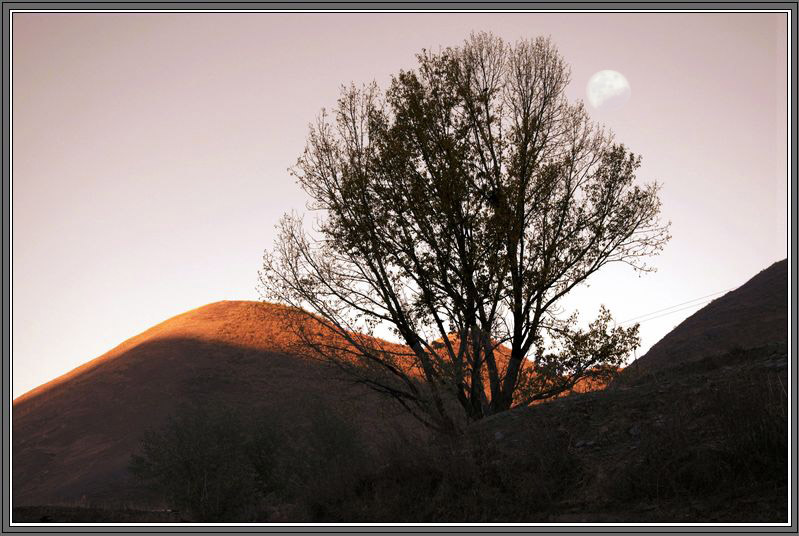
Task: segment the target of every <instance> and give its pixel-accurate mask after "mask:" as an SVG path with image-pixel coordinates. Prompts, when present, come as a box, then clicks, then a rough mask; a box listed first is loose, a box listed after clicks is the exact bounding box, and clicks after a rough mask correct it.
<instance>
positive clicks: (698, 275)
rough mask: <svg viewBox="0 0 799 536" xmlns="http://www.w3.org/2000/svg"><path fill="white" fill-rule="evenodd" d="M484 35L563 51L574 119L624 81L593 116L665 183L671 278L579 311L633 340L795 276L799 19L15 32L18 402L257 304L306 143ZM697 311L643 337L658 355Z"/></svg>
mask: <svg viewBox="0 0 799 536" xmlns="http://www.w3.org/2000/svg"><path fill="white" fill-rule="evenodd" d="M480 30H486V31H491V32H494V33H496V34H498V35H500V36H502V37H504V38H506V39H508V40H511V41H515V40H516V39H518V38H528V37H535V36H537V35H542V34H543V35H551V37H552V39H553V41H554V42H555V43H556V44H557V46H558V47H559V49H560V51H561V53H562V54H563V56H564V57H565V59H566V60H567V61H568V62H569V63H570V64H571V66H572V83H571V85H570V87H569V89H568V91H569V96H570V97H571V98H572V99H583V100H586V96H585V85H586V83H587V81H588V79H589V78H590V77H591V75H592V74H594V73H595V72H597V71H600V70H603V69H613V70H616V71H619V72H621V73H622V74H624V75H625V76H626V78H627V79H628V80H629V82H630V85H631V87H632V97H631V98H630V101H629V102H628V103H627V104H626V106H625V107H624V108H622V109H621V110H619V111H615V112H605V113H600V112H594V117H595V118H596V119H598V120H600V121H601V122H603V123H604V124H605V125H607V126H608V127H610V128H611V129H612V130H613V131H615V133H616V135H617V139H618V140H619V141H622V142H624V143H625V144H626V145H627V146H628V147H629V148H630V149H631V150H633V151H635V152H637V153H640V154H641V155H642V156H643V166H642V168H641V170H640V173H639V177H640V179H641V180H643V181H650V180H653V179H655V180H658V181H660V182H662V183H663V191H662V196H661V199H662V201H663V214H664V217H665V219H670V220H671V221H672V222H673V226H672V235H673V239H672V241H671V242H670V244H669V245H668V246H667V248H666V250H665V251H664V253H663V254H662V255H661V256H660V257H656V258H655V259H654V264H655V265H656V266H657V267H658V269H659V271H658V273H656V274H651V275H647V276H644V277H641V278H638V277H637V276H636V275H635V274H634V273H632V272H631V271H630V270H629V269H626V268H623V267H619V268H610V269H608V270H607V271H606V272H604V273H602V272H600V273H599V274H597V275H596V277H595V278H594V280H593V281H594V282H593V284H592V285H591V286H590V287H588V288H585V289H581V290H580V292H579V293H577V294H575V295H574V296H572V297H571V298H570V300H569V305H570V306H572V307H577V308H579V309H580V310H581V311H583V314H584V315H585V316H591V315H594V314H595V313H596V311H597V308H598V306H599V304H600V303H605V304H606V305H608V306H609V307H610V308H611V310H612V311H613V312H614V314H615V316H616V318H617V319H618V320H620V321H621V320H626V319H628V318H631V317H635V316H638V315H642V314H645V313H648V312H650V311H654V310H657V309H662V308H664V307H668V306H671V305H674V304H677V303H680V302H684V301H687V300H691V299H693V298H697V297H700V296H704V295H706V294H710V293H712V292H716V291H721V290H725V289H728V288H731V287H735V286H738V285H740V284H742V283H743V282H744V281H746V280H747V279H748V278H749V277H751V276H752V275H754V274H755V273H756V272H758V271H759V270H761V269H763V268H765V267H767V266H768V265H770V264H771V263H772V262H774V261H777V260H779V259H782V258H784V257H785V256H786V254H787V253H786V242H787V225H788V220H787V213H786V207H787V180H788V179H787V167H786V159H787V141H786V133H787V108H786V99H787V88H786V84H787V73H786V69H787V67H786V49H787V32H786V15H785V14H768V13H752V14H743V13H730V14H663V13H659V14H655V13H645V14H623V13H607V14H588V13H584V14H575V13H570V14H545V13H524V14H520V13H513V14H495V13H492V14H487V13H462V14H451V13H448V14H418V13H416V14H411V13H401V14H396V13H394V14H376V13H353V14H346V13H332V14H321V13H319V14H308V13H292V14H275V13H257V14H244V13H236V14H232V13H216V14H201V13H197V14H163V13H161V14H159V13H148V14H121V13H116V14H77V13H66V14H44V13H17V14H15V15H14V16H13V50H12V52H13V103H12V104H13V171H12V173H13V175H12V180H13V192H12V196H13V197H12V201H13V257H12V262H13V278H14V279H13V326H12V329H13V367H14V369H13V396H15V397H16V396H18V395H20V394H22V393H24V392H25V391H27V390H29V389H31V388H33V387H35V386H37V385H39V384H41V383H43V382H45V381H47V380H50V379H52V378H53V377H55V376H58V375H59V374H62V373H64V372H67V371H68V370H70V369H72V368H74V367H76V366H78V365H80V364H81V363H83V362H85V361H88V360H89V359H92V358H94V357H96V356H98V355H100V354H101V353H103V352H105V351H107V350H109V349H110V348H112V347H113V346H115V345H116V344H118V343H120V342H122V341H123V340H124V339H126V338H128V337H130V336H133V335H135V334H137V333H139V332H141V331H143V330H144V329H146V328H148V327H150V326H152V325H153V324H156V323H157V322H160V321H162V320H164V319H166V318H168V317H170V316H172V315H175V314H178V313H181V312H183V311H186V310H188V309H191V308H194V307H198V306H200V305H203V304H206V303H209V302H212V301H216V300H223V299H257V298H258V294H257V292H256V290H255V287H256V277H257V276H256V272H257V270H258V269H259V267H260V263H261V256H262V253H263V250H264V249H265V248H270V247H271V246H272V243H273V239H274V231H273V226H274V224H275V223H276V222H277V219H278V218H279V216H280V215H281V214H282V213H284V212H286V211H290V210H292V209H295V210H304V203H305V201H306V197H305V195H304V194H303V193H302V192H301V191H300V190H299V188H298V187H297V186H296V185H295V183H294V181H293V179H292V178H291V177H290V176H289V175H288V173H287V172H286V168H288V167H289V166H290V165H292V164H293V163H294V162H295V160H296V158H297V157H298V156H299V155H300V153H301V152H302V149H303V146H304V140H305V135H306V132H307V124H308V123H309V122H310V121H311V120H312V119H313V118H314V117H315V115H316V114H317V113H318V111H319V110H320V109H321V108H322V107H325V106H327V107H330V106H332V105H333V104H334V103H335V100H336V98H337V96H338V89H339V86H340V85H341V84H345V83H349V82H351V81H354V82H356V83H360V82H368V81H371V80H373V79H374V80H377V82H378V83H381V84H385V83H386V82H387V81H388V80H389V77H390V75H391V74H392V73H395V72H397V71H398V70H399V69H401V68H410V67H413V66H414V54H415V53H416V52H418V51H419V50H421V49H422V48H424V47H426V48H434V49H437V48H438V47H439V46H449V45H457V44H460V43H461V42H462V41H463V39H464V38H465V37H466V36H467V35H468V34H469V32H471V31H480ZM696 308H698V307H696ZM696 308H693V309H688V310H685V311H680V312H678V313H675V314H673V315H669V316H665V317H663V318H659V319H656V320H653V321H650V322H645V323H643V324H642V325H641V332H642V336H643V342H644V346H643V348H642V351H643V350H645V349H646V348H648V347H649V346H651V345H652V344H654V343H655V342H657V340H658V339H660V338H661V337H662V336H663V335H664V334H665V333H667V332H668V331H669V330H670V329H671V328H672V327H673V326H674V325H676V324H677V323H679V322H680V321H681V320H682V319H683V318H685V317H686V316H688V315H689V314H691V313H692V312H693V311H694V310H696ZM640 354H641V351H639V355H640Z"/></svg>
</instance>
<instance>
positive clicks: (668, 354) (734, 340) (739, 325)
mask: <svg viewBox="0 0 799 536" xmlns="http://www.w3.org/2000/svg"><path fill="white" fill-rule="evenodd" d="M787 340H788V260H787V259H784V260H781V261H779V262H776V263H774V264H772V265H771V266H769V267H768V268H766V269H765V270H763V271H762V272H760V273H759V274H757V275H756V276H754V277H753V278H752V279H750V280H749V281H747V282H746V283H745V284H743V285H742V286H740V287H739V288H737V289H735V290H733V291H731V292H728V293H727V294H725V295H724V296H722V297H720V298H717V299H715V300H713V301H712V302H711V303H709V304H708V305H706V306H705V307H703V308H702V309H700V310H699V311H697V312H696V313H694V314H693V315H691V316H689V317H688V318H686V319H685V320H684V321H683V322H682V323H681V324H679V325H678V326H677V327H676V328H674V330H672V331H671V332H670V333H669V334H668V335H666V336H665V337H663V339H661V340H660V341H659V342H658V343H657V344H655V345H654V346H653V347H652V348H651V349H650V350H649V351H648V352H647V353H646V355H644V356H642V357H641V358H640V359H638V361H636V363H635V364H634V366H633V367H631V369H635V368H638V367H640V368H641V369H644V370H653V369H659V368H663V367H668V366H671V365H674V364H676V363H681V362H685V361H694V360H696V359H701V358H703V357H707V356H709V355H712V354H723V353H726V352H729V351H730V350H733V349H735V348H743V349H745V348H754V347H758V346H762V345H765V344H770V343H774V342H782V341H787Z"/></svg>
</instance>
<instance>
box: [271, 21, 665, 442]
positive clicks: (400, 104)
mask: <svg viewBox="0 0 799 536" xmlns="http://www.w3.org/2000/svg"><path fill="white" fill-rule="evenodd" d="M417 60H418V65H417V66H416V68H415V69H412V70H408V71H400V72H399V73H398V74H397V75H395V76H394V77H393V78H392V81H391V83H390V85H389V87H388V88H387V89H386V90H385V91H381V90H380V88H378V86H377V85H376V84H374V83H373V84H370V85H366V86H363V87H356V86H354V85H351V86H349V87H344V88H343V89H342V93H341V97H340V99H339V100H338V103H337V105H336V106H335V108H334V109H333V110H331V111H325V110H323V111H322V113H321V114H320V115H319V117H318V119H317V121H316V122H315V123H314V124H312V125H311V126H310V132H309V134H308V138H307V146H306V149H305V151H304V153H303V154H302V156H300V158H299V159H298V161H297V164H296V166H295V167H294V168H292V173H293V174H294V176H295V177H296V178H297V180H298V182H299V184H300V185H301V186H302V188H303V189H304V190H305V192H307V194H308V195H309V197H310V204H309V209H310V210H312V211H314V212H315V213H316V215H317V218H316V219H315V222H314V223H315V225H314V227H313V228H312V229H310V230H308V229H306V228H305V226H304V224H303V218H302V217H301V216H298V215H296V214H290V215H286V216H284V217H283V219H282V220H281V222H280V224H279V226H278V230H279V235H278V238H277V240H276V243H275V247H274V249H273V250H272V251H269V252H267V253H266V254H265V256H264V267H263V270H262V271H261V272H260V279H261V283H262V287H263V289H264V291H265V293H264V294H265V297H266V298H267V299H271V300H276V301H280V302H284V303H287V304H289V305H293V306H296V307H297V308H302V309H303V310H305V311H307V313H308V317H309V318H310V319H313V320H314V322H315V323H316V324H317V328H318V329H315V330H314V333H315V335H314V336H311V335H310V334H309V332H306V334H305V336H306V339H307V342H308V343H309V344H310V345H311V346H312V347H313V348H314V349H315V350H316V352H318V355H320V356H323V357H324V358H325V359H327V360H328V361H330V362H332V363H335V364H337V365H339V366H341V367H343V368H345V369H346V370H347V371H348V372H349V373H351V374H352V375H353V377H354V378H355V379H356V380H357V381H360V382H362V383H364V384H366V385H369V386H370V387H372V388H374V389H376V390H378V391H381V392H383V393H386V394H387V395H389V396H392V397H394V398H395V399H396V400H397V401H398V402H400V403H401V404H403V406H405V407H406V409H408V410H409V411H411V412H412V413H413V414H414V415H415V416H416V417H417V418H419V419H420V420H422V421H423V422H425V423H426V424H428V425H430V426H432V427H434V428H437V429H442V430H451V429H453V428H455V427H457V426H458V424H457V423H458V422H460V421H459V419H458V416H457V414H458V413H460V414H462V415H465V416H466V417H467V418H468V419H471V420H475V419H479V418H482V417H484V416H487V415H491V414H494V413H497V412H500V411H504V410H507V409H509V408H511V407H514V406H517V405H524V404H529V403H531V402H533V401H535V400H540V399H543V398H548V397H552V396H556V395H558V394H560V393H562V392H563V391H566V390H568V389H570V388H571V387H573V386H574V384H575V383H576V382H577V381H579V380H580V379H581V378H585V377H594V378H596V377H600V376H602V375H605V374H607V373H608V372H609V371H611V370H615V369H616V368H617V367H618V366H619V365H621V364H622V363H623V362H624V358H625V357H626V356H627V355H628V354H629V353H630V352H631V351H632V349H633V348H635V347H636V346H637V345H638V344H639V339H638V326H637V325H634V326H632V327H629V328H623V327H619V326H615V325H614V323H613V321H612V318H611V315H610V313H609V312H608V311H607V310H605V309H602V310H601V312H600V315H599V317H598V318H597V319H596V320H595V321H593V322H592V323H590V325H589V326H588V327H587V328H580V327H579V325H578V322H577V317H576V314H567V312H566V311H564V310H563V307H562V306H561V303H562V302H561V299H562V298H563V297H564V296H565V295H566V294H567V293H568V292H570V291H571V290H573V289H574V288H575V287H577V286H578V285H580V284H581V283H583V282H585V281H586V280H587V279H588V278H589V276H591V274H593V273H595V272H597V270H599V269H601V268H602V267H603V266H605V265H608V264H610V263H626V264H628V265H630V266H632V267H633V268H634V269H635V270H638V271H648V270H652V267H651V266H648V265H647V264H646V263H645V260H646V259H647V258H648V257H649V256H651V255H653V254H656V253H658V252H659V251H660V250H661V249H662V248H663V246H664V245H665V243H666V242H667V240H668V239H669V236H668V225H667V224H664V223H662V222H661V221H660V215H659V214H660V201H659V198H658V190H659V186H658V185H657V184H656V183H649V184H645V185H639V184H638V183H637V181H636V171H637V170H638V168H639V166H640V163H641V159H640V157H639V156H636V155H634V154H633V153H631V152H630V151H629V150H628V149H627V148H626V147H625V146H624V145H622V144H619V143H616V142H615V141H614V138H613V136H612V134H610V133H609V132H607V131H606V130H605V129H603V128H602V127H600V126H599V125H597V124H595V123H594V122H592V121H591V119H590V118H589V116H588V114H587V112H586V110H585V108H584V106H583V104H582V103H580V102H577V103H570V102H569V101H568V100H567V98H566V96H565V89H566V86H567V84H568V83H569V76H570V73H569V68H568V66H567V64H566V63H565V61H564V60H563V58H562V57H561V56H560V54H559V53H558V51H557V49H556V47H555V46H554V44H553V43H552V42H551V41H550V40H549V39H548V38H543V37H539V38H536V39H533V40H521V41H519V42H517V43H515V44H509V43H506V42H505V41H503V40H502V39H501V38H499V37H496V36H494V35H491V34H485V33H480V34H473V35H472V36H470V37H469V38H468V39H467V40H466V41H465V42H464V43H463V45H462V46H459V47H453V48H446V49H443V50H441V51H439V52H430V51H427V50H423V51H422V52H421V53H420V54H418V55H417ZM381 326H382V328H381ZM298 329H301V328H298ZM381 329H383V331H382V332H381V331H380V330H381ZM386 329H390V330H391V332H392V333H393V334H394V336H395V337H396V338H398V339H399V340H400V341H402V343H403V346H399V345H388V344H385V343H384V342H381V341H380V340H378V339H376V338H374V337H372V335H374V334H375V333H378V334H381V333H386V331H385V330H386ZM376 330H377V331H376ZM320 334H321V336H320ZM457 408H460V409H459V410H458V409H457Z"/></svg>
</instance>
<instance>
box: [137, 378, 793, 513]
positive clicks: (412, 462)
mask: <svg viewBox="0 0 799 536" xmlns="http://www.w3.org/2000/svg"><path fill="white" fill-rule="evenodd" d="M786 387H787V386H786V384H785V379H784V378H782V376H780V375H779V374H774V373H769V374H768V375H766V374H764V375H763V376H758V377H753V378H750V379H748V383H746V382H737V381H736V382H735V383H734V384H732V383H730V384H723V385H721V386H717V388H716V389H715V390H708V391H706V392H705V393H703V394H702V396H701V397H695V398H690V397H686V398H683V399H681V400H680V401H679V402H678V403H675V404H672V405H671V406H670V410H669V411H668V412H666V413H665V414H664V415H663V418H662V419H661V420H660V421H658V422H653V423H649V425H647V426H645V427H644V428H643V429H642V432H641V433H640V439H636V441H637V442H638V443H637V448H636V449H635V450H633V451H631V452H632V454H631V455H630V456H625V457H624V458H623V459H621V460H617V462H616V466H615V470H614V469H611V470H610V471H605V474H606V475H607V476H605V477H604V479H603V480H602V481H601V482H600V481H596V480H594V479H595V478H596V477H595V475H594V473H593V472H592V471H591V470H590V469H591V468H590V467H588V466H583V465H582V464H581V458H580V456H578V454H579V452H578V451H577V450H575V449H574V448H573V447H572V445H570V442H569V436H568V432H567V431H566V429H565V428H563V429H561V428H558V429H554V428H552V427H547V426H543V425H542V426H541V427H540V428H541V429H540V430H535V431H533V432H534V433H530V434H526V437H528V438H531V439H526V440H525V442H524V444H518V445H515V446H512V447H511V446H510V445H507V444H505V443H503V442H502V441H494V440H493V436H490V435H489V436H488V437H483V436H478V435H477V434H476V433H468V434H466V435H463V436H459V437H449V438H441V437H439V438H435V439H434V440H432V441H421V440H419V439H417V438H411V437H406V436H403V435H402V434H397V436H396V438H395V439H394V441H393V442H389V443H387V444H388V445H389V446H388V447H385V448H381V449H375V448H373V447H372V446H367V442H365V441H364V438H363V437H362V436H361V435H360V433H359V432H358V430H356V429H355V428H354V427H353V426H352V425H351V424H350V423H349V421H348V420H347V419H345V418H343V417H341V416H340V415H337V414H336V413H334V412H332V411H331V410H329V409H328V408H326V407H325V406H323V405H321V404H317V405H313V404H312V403H309V407H310V408H311V409H310V410H309V411H307V413H306V417H305V420H303V421H297V420H291V421H290V420H288V418H286V417H281V416H276V415H262V414H261V415H258V414H253V415H246V416H243V415H242V414H240V413H236V412H232V411H230V410H225V409H208V408H205V409H203V408H192V409H188V410H184V411H183V412H182V413H180V414H178V415H177V416H176V417H174V418H173V419H172V420H171V421H170V423H169V424H168V425H167V426H166V427H165V428H163V429H161V430H159V431H155V432H150V433H149V434H148V435H147V437H146V438H145V440H144V441H143V444H142V450H141V452H140V453H139V454H138V455H137V456H135V457H134V458H133V460H132V463H131V469H132V470H133V471H134V472H135V473H136V474H137V475H139V476H140V477H142V478H143V479H144V480H145V481H147V482H149V483H150V484H151V485H152V486H153V487H154V489H156V490H157V491H158V492H159V493H161V494H163V496H164V497H165V499H166V502H167V504H169V505H171V506H173V507H174V508H175V509H177V510H180V512H181V516H184V515H185V516H188V517H190V518H191V520H192V521H206V522H207V521H227V522H231V521H236V522H514V521H515V522H530V521H541V520H546V519H548V518H550V517H551V516H553V515H557V513H558V509H559V503H561V502H563V501H566V500H569V499H571V498H573V497H574V495H575V494H579V493H580V491H581V490H582V489H583V487H584V486H586V485H591V486H592V487H593V486H594V485H597V484H598V485H599V488H598V489H599V490H600V493H599V497H601V498H602V499H601V502H603V504H604V505H605V506H607V507H608V508H617V509H618V508H622V509H623V510H625V511H634V509H635V507H636V505H637V504H638V505H641V504H645V503H647V502H652V501H654V502H656V503H658V504H663V505H665V506H664V507H667V506H668V504H688V503H689V502H691V501H696V500H699V501H700V502H701V501H703V500H705V499H706V498H707V497H708V496H711V495H713V496H716V495H718V496H721V495H725V496H729V495H730V494H738V495H741V496H743V495H747V496H749V495H752V494H753V493H754V492H753V490H756V489H764V486H765V487H766V488H768V489H771V488H774V489H777V488H780V487H784V486H785V485H787V456H788V452H787V434H788V429H787V392H786ZM305 409H307V408H305ZM371 432H373V433H376V431H371ZM592 489H593V488H592ZM675 501H676V502H675ZM597 507H598V508H600V509H601V508H604V506H602V505H599V504H597Z"/></svg>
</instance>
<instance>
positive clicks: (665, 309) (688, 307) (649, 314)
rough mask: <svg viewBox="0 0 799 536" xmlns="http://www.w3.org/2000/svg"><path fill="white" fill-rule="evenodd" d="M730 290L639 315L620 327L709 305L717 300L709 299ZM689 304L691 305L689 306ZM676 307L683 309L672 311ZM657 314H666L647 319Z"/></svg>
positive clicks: (620, 323)
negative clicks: (639, 320)
mask: <svg viewBox="0 0 799 536" xmlns="http://www.w3.org/2000/svg"><path fill="white" fill-rule="evenodd" d="M730 290H732V289H727V290H720V291H718V292H714V293H713V294H708V295H706V296H701V297H699V298H694V299H693V300H688V301H686V302H682V303H678V304H676V305H672V306H670V307H664V308H663V309H658V310H656V311H651V312H649V313H646V314H643V315H639V316H636V317H633V318H629V319H627V320H625V321H624V322H619V325H623V324H629V323H630V322H634V321H636V320H638V319H642V318H645V319H646V320H641V322H648V321H649V320H654V319H655V318H660V317H661V316H666V315H670V314H671V313H676V312H678V311H684V310H685V309H690V308H691V307H696V306H698V305H704V304H705V303H706V302H707V303H709V302H711V301H713V299H715V298H712V299H708V298H710V297H711V296H717V295H719V294H723V293H725V292H729V291H730ZM701 300H704V301H701ZM694 302H698V303H694ZM689 303H690V304H691V305H688V304H689ZM683 305H687V307H682V306H683ZM675 307H681V308H680V309H675V310H674V311H671V309H674V308H675ZM665 311H669V312H665ZM657 313H664V314H662V315H657V316H655V317H652V318H647V317H649V316H652V315H655V314H657Z"/></svg>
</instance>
